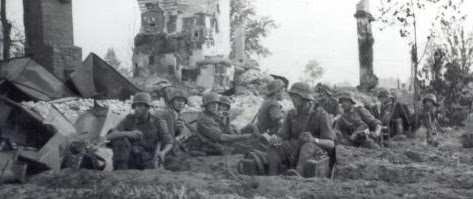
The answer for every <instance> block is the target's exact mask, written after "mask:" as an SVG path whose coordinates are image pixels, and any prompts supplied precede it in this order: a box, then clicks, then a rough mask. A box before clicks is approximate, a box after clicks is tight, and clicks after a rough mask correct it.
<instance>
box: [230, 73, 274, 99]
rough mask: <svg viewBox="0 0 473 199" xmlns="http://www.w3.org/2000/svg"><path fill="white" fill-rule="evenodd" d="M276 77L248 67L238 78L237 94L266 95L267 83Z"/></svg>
mask: <svg viewBox="0 0 473 199" xmlns="http://www.w3.org/2000/svg"><path fill="white" fill-rule="evenodd" d="M272 80H274V78H273V77H272V76H271V75H269V74H267V73H265V72H261V71H259V70H257V69H248V70H246V71H245V72H243V73H242V74H240V75H239V76H238V78H237V81H236V82H237V86H236V94H237V95H264V94H266V92H267V91H266V85H267V84H268V83H269V82H271V81H272Z"/></svg>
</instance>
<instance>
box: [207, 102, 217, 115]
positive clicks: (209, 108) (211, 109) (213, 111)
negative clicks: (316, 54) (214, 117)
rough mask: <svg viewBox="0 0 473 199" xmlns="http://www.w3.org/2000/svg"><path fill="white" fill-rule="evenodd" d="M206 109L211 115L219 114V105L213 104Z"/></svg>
mask: <svg viewBox="0 0 473 199" xmlns="http://www.w3.org/2000/svg"><path fill="white" fill-rule="evenodd" d="M205 109H206V110H207V111H209V112H211V113H214V114H218V103H217V102H211V103H209V104H208V105H207V106H206V107H205Z"/></svg>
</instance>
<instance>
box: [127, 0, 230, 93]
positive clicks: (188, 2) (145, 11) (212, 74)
mask: <svg viewBox="0 0 473 199" xmlns="http://www.w3.org/2000/svg"><path fill="white" fill-rule="evenodd" d="M138 3H139V5H140V9H141V30H140V33H139V34H138V35H137V36H136V37H135V49H134V54H133V73H134V74H133V76H134V77H140V76H147V75H157V76H161V77H169V78H174V79H176V80H178V81H184V82H189V83H195V84H196V85H197V86H202V87H206V88H208V87H214V88H216V89H219V88H224V87H226V86H227V85H228V84H229V83H230V82H231V81H233V78H234V77H233V76H234V72H232V71H234V66H233V64H232V63H231V62H230V61H229V60H228V56H229V54H230V51H231V46H230V0H138ZM222 74H225V77H224V78H221V76H222ZM204 79H205V80H206V81H203V80H204ZM210 79H212V80H213V82H212V83H211V84H210V83H209V80H210ZM204 82H205V83H204Z"/></svg>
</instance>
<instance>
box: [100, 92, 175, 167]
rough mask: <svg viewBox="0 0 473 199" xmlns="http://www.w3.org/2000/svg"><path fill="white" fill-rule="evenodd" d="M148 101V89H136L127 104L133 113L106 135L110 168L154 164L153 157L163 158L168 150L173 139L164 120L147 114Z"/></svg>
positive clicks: (149, 97)
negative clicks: (110, 150) (110, 158)
mask: <svg viewBox="0 0 473 199" xmlns="http://www.w3.org/2000/svg"><path fill="white" fill-rule="evenodd" d="M150 103H151V96H150V95H149V94H148V93H144V92H141V93H137V94H136V95H135V96H134V98H133V103H132V105H131V106H132V108H133V110H134V113H133V114H130V115H127V116H126V117H125V119H123V120H122V121H121V122H120V123H119V124H118V126H117V127H116V128H114V129H112V130H110V132H109V133H108V135H107V136H106V137H107V139H108V140H110V141H111V144H112V147H113V168H114V170H122V169H140V170H142V169H153V168H156V165H157V164H156V163H158V162H156V161H162V160H164V158H165V156H166V154H167V153H168V152H169V151H170V150H171V148H172V143H173V139H172V137H171V135H169V132H168V129H167V125H166V122H165V121H163V120H161V119H159V118H158V117H155V116H153V115H151V114H150V112H149V109H150V107H151V105H150ZM160 146H163V147H162V150H161V147H160ZM158 164H159V163H158Z"/></svg>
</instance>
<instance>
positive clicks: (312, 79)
mask: <svg viewBox="0 0 473 199" xmlns="http://www.w3.org/2000/svg"><path fill="white" fill-rule="evenodd" d="M324 72H325V71H324V68H323V67H322V66H321V65H320V64H319V62H318V61H317V60H315V59H312V60H310V61H309V63H307V64H306V65H305V69H304V74H303V75H302V76H301V78H300V80H301V81H303V82H305V83H307V84H309V85H311V86H312V87H315V85H316V84H317V80H318V79H319V78H320V77H322V75H323V74H324Z"/></svg>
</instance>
